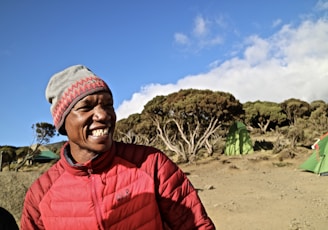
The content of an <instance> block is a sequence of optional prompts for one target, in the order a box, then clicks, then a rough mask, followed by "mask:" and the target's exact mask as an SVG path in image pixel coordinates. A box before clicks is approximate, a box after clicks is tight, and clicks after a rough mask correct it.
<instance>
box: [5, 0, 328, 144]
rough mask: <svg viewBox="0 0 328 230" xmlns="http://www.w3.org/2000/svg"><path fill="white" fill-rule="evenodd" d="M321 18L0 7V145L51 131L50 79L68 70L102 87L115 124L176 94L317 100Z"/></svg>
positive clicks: (295, 4)
mask: <svg viewBox="0 0 328 230" xmlns="http://www.w3.org/2000/svg"><path fill="white" fill-rule="evenodd" d="M327 13H328V1H327V0H288V1H286V0H267V1H263V0H248V1H245V0H231V1H222V0H202V1H199V0H188V1H173V0H167V1H150V0H139V1H132V0H130V1H127V0H121V1H112V0H108V1H105V0H98V1H86V0H79V1H77V0H71V1H66V0H65V1H64V0H58V1H44V0H30V1H19V0H2V1H1V2H0V31H1V37H0V41H1V42H0V69H1V82H2V83H1V90H0V96H1V101H0V108H1V113H0V118H1V119H0V145H14V146H27V145H30V144H33V142H34V139H33V132H32V129H31V126H32V124H35V123H36V122H49V123H52V117H51V114H50V105H49V104H48V102H47V101H46V99H45V96H44V91H45V87H46V85H47V83H48V80H49V78H50V76H51V75H53V74H54V73H56V72H57V71H60V70H62V69H63V68H66V67H68V66H70V65H75V64H84V65H86V66H88V67H89V68H90V69H92V70H93V71H94V72H95V73H96V74H97V75H98V76H100V77H102V78H103V79H104V80H106V81H107V83H108V84H109V86H110V87H111V89H112V91H113V93H114V101H115V108H116V111H117V115H118V118H119V119H120V118H124V117H127V116H128V115H129V114H132V113H136V112H141V111H142V108H143V105H144V104H145V103H146V102H148V101H149V100H151V99H152V98H153V97H154V96H156V95H166V94H169V93H171V92H175V91H178V90H179V89H182V88H199V89H211V90H217V91H225V92H230V93H232V94H233V95H234V96H235V97H236V98H237V99H238V100H240V101H241V102H242V103H243V102H246V101H255V100H267V101H275V102H282V101H283V100H285V99H289V98H299V99H302V100H305V101H308V102H311V101H313V100H319V99H320V100H325V101H326V102H327V101H328V90H327V87H326V85H327V83H326V82H325V80H327V79H328V78H327V76H328V43H327V41H328V17H327V15H328V14H327ZM64 139H65V137H64V136H61V137H57V138H55V139H53V140H52V142H54V141H59V140H64Z"/></svg>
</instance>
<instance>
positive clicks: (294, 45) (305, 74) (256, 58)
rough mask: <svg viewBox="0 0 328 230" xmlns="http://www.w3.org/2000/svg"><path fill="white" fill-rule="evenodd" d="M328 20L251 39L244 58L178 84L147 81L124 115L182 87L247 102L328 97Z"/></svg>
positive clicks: (214, 66) (122, 110) (121, 114)
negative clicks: (222, 93)
mask: <svg viewBox="0 0 328 230" xmlns="http://www.w3.org/2000/svg"><path fill="white" fill-rule="evenodd" d="M327 41H328V21H327V20H324V19H319V20H317V21H311V20H306V21H304V22H302V23H301V24H300V25H299V26H297V27H292V26H291V25H284V26H282V27H281V29H280V30H279V31H278V32H277V33H275V34H273V35H272V36H271V37H269V38H261V37H259V36H256V35H254V36H251V37H249V38H248V39H246V43H245V48H244V50H243V55H242V56H241V57H237V56H236V57H234V58H231V59H228V60H226V61H224V62H221V64H218V63H216V62H213V63H212V64H211V65H210V66H211V67H212V69H211V70H210V71H208V72H206V73H201V74H197V75H190V76H185V77H184V78H182V79H180V80H179V81H177V83H175V84H170V85H159V84H152V85H147V86H145V87H144V88H143V89H142V90H141V91H140V92H138V93H135V94H134V95H133V97H132V98H131V100H129V101H124V102H123V103H122V104H121V105H120V106H119V107H118V109H117V114H118V119H120V118H124V117H127V116H128V115H130V114H132V113H136V112H138V113H140V112H141V111H142V109H143V106H144V105H145V103H147V102H148V101H149V100H151V99H152V98H153V97H154V96H156V95H167V94H169V93H172V92H176V91H178V90H180V89H187V88H198V89H211V90H215V91H224V92H229V93H232V94H233V95H234V96H235V97H236V98H237V99H238V100H240V101H241V102H242V103H244V102H246V101H256V100H262V101H274V102H282V101H284V100H286V99H289V98H298V99H301V100H304V101H308V102H311V101H313V100H318V99H320V100H325V101H328V90H327V79H328V64H327V63H328V44H327Z"/></svg>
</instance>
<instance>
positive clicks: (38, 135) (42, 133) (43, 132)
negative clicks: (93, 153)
mask: <svg viewBox="0 0 328 230" xmlns="http://www.w3.org/2000/svg"><path fill="white" fill-rule="evenodd" d="M32 129H33V131H34V133H35V135H34V139H35V141H36V145H35V146H34V148H32V146H30V148H29V151H28V152H27V154H26V155H25V157H24V158H23V160H22V161H21V162H20V163H19V164H17V166H16V167H15V171H16V172H17V171H18V170H19V169H20V168H21V167H22V166H23V165H24V164H25V163H26V161H27V160H29V159H32V158H33V156H35V155H37V154H38V153H39V152H40V151H39V147H40V146H41V145H44V144H48V143H49V141H50V139H51V138H52V137H54V136H55V135H56V134H57V135H58V133H57V131H56V128H55V126H53V125H52V124H49V123H46V122H40V123H35V124H33V125H32ZM33 143H34V141H33Z"/></svg>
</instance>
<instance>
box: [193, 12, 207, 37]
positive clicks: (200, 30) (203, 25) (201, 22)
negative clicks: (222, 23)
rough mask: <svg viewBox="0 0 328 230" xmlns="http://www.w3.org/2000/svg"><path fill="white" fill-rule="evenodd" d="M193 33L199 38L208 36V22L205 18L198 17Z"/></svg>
mask: <svg viewBox="0 0 328 230" xmlns="http://www.w3.org/2000/svg"><path fill="white" fill-rule="evenodd" d="M193 32H194V34H195V35H196V36H197V37H201V36H205V35H206V34H207V22H206V21H205V19H204V18H203V17H201V16H197V17H196V19H195V27H194V30H193Z"/></svg>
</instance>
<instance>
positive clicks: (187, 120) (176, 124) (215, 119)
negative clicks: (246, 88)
mask: <svg viewBox="0 0 328 230" xmlns="http://www.w3.org/2000/svg"><path fill="white" fill-rule="evenodd" d="M243 114H244V111H243V109H242V105H241V104H240V102H239V101H238V100H236V99H235V98H234V97H233V95H231V94H229V93H225V92H218V91H217V92H213V91H211V90H196V89H187V90H180V91H179V92H176V93H172V94H169V95H167V96H157V97H155V98H154V99H153V100H151V101H149V102H148V103H147V104H146V105H145V107H144V110H143V111H142V115H143V117H144V119H146V120H151V121H152V122H153V124H155V127H156V131H157V136H158V137H159V138H160V139H161V140H162V141H163V143H164V144H165V146H166V147H167V148H168V149H169V150H171V151H172V152H174V153H175V154H177V155H178V156H179V157H181V158H182V161H184V162H187V161H191V160H192V159H194V158H195V156H196V154H197V153H198V151H199V150H200V149H201V148H205V146H206V149H209V150H211V149H212V148H211V147H210V146H209V143H210V142H209V139H210V138H211V137H213V135H215V133H216V132H217V130H218V129H219V128H220V127H221V125H226V124H227V123H229V122H231V120H234V119H235V118H236V117H240V116H242V115H243ZM211 151H212V150H211ZM210 154H211V153H210Z"/></svg>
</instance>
